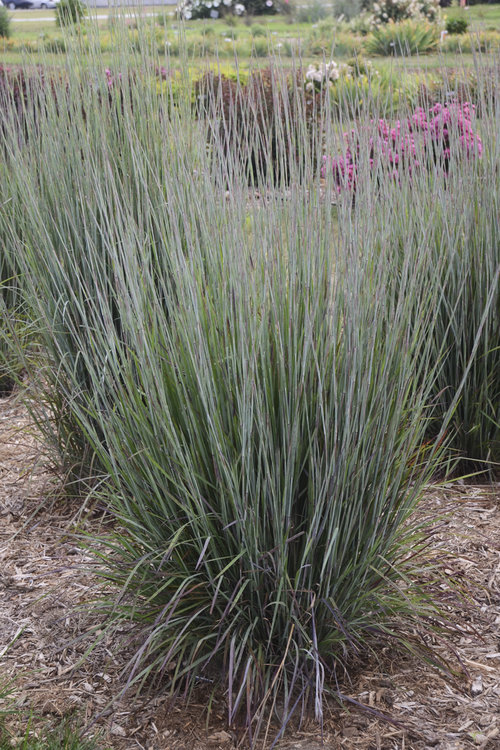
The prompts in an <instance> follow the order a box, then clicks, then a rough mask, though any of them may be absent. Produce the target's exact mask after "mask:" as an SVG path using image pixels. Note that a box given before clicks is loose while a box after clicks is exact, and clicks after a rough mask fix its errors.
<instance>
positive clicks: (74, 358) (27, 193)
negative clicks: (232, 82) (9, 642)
mask: <svg viewBox="0 0 500 750" xmlns="http://www.w3.org/2000/svg"><path fill="white" fill-rule="evenodd" d="M126 59H127V60H128V61H130V58H129V57H128V56H127V58H126ZM139 60H140V61H143V60H144V57H143V56H141V57H140V58H138V61H139ZM85 63H86V64H85V65H84V66H82V68H79V66H78V62H77V60H76V59H75V58H73V57H71V56H70V57H69V58H68V81H67V85H65V86H60V87H57V86H56V87H55V89H54V96H53V97H52V98H50V99H49V98H47V99H46V100H45V101H44V104H43V106H42V105H41V99H40V98H37V99H35V100H34V102H33V106H32V107H27V109H26V113H25V116H26V117H27V124H28V125H29V124H30V123H32V122H35V121H36V123H37V128H30V127H28V128H27V132H28V133H30V134H31V133H33V136H32V137H29V138H27V139H26V140H25V142H23V143H20V142H19V139H18V138H17V135H16V134H15V133H14V132H13V131H12V129H7V130H4V131H3V132H2V134H1V138H2V146H3V147H4V148H5V150H6V153H7V154H8V169H9V176H10V180H11V185H12V187H11V189H13V190H16V191H17V193H18V194H19V195H21V194H22V195H23V203H22V210H21V209H17V210H15V211H13V216H12V221H11V222H9V224H8V235H7V237H8V241H9V243H10V244H11V247H12V248H13V250H14V251H15V253H16V257H18V258H19V263H20V266H21V269H22V273H23V285H24V288H25V292H26V302H27V303H29V305H30V309H31V316H32V319H33V320H34V321H35V322H36V327H37V341H38V346H39V349H38V351H37V352H36V355H37V358H36V360H33V361H32V363H31V365H32V367H31V376H32V380H31V388H32V395H33V396H35V397H36V402H35V404H34V407H32V408H35V410H36V409H38V412H37V416H38V421H39V423H40V425H41V426H42V428H43V429H45V433H46V435H47V436H48V437H51V436H52V439H54V441H55V442H56V443H57V445H58V446H59V448H60V451H61V452H62V453H63V454H64V451H67V456H68V460H69V458H71V460H72V462H73V466H74V467H75V468H74V472H75V474H76V472H77V471H78V472H79V476H83V477H84V478H86V479H87V480H88V483H89V484H90V487H91V489H92V497H93V498H99V499H100V501H101V502H102V503H103V504H104V505H105V507H106V509H107V511H108V513H109V514H110V515H111V516H114V517H115V518H116V519H117V521H118V523H117V524H116V527H115V532H114V535H113V536H112V537H110V536H109V535H108V536H107V538H106V539H103V540H101V542H102V545H104V546H101V545H96V544H95V540H92V539H91V540H89V547H90V548H92V549H94V551H95V549H100V550H104V551H103V553H102V555H101V560H100V561H101V567H100V575H101V577H102V579H103V580H104V582H105V585H104V588H103V594H102V599H101V601H100V602H99V603H98V604H97V606H96V614H98V615H99V617H102V614H103V613H104V614H106V615H107V617H108V619H107V622H106V623H105V626H103V625H102V621H101V620H99V628H101V629H102V628H103V627H104V628H105V630H104V631H103V632H106V633H109V634H111V633H114V635H115V636H116V639H117V641H116V643H117V648H120V647H121V645H122V641H120V638H121V636H120V633H121V632H122V628H123V624H124V622H126V623H129V624H131V625H135V627H134V628H133V634H132V637H133V641H132V642H133V643H135V644H137V646H136V652H135V655H134V656H133V658H132V659H131V662H130V664H129V668H128V674H127V679H126V680H124V690H125V689H127V688H130V687H133V686H135V687H141V686H144V685H145V684H148V685H151V684H152V683H153V682H154V681H156V682H157V683H159V684H163V685H164V686H165V687H166V688H167V689H169V690H170V691H171V692H172V694H174V695H180V696H184V697H188V696H189V695H190V694H191V691H192V690H193V689H194V688H195V687H196V686H197V685H199V684H204V685H210V686H211V689H213V690H214V691H216V693H217V695H218V696H219V700H221V701H225V705H226V709H227V720H228V723H229V724H230V725H234V726H236V727H237V729H238V731H240V732H241V734H242V735H243V734H246V738H247V739H248V741H249V742H250V744H254V745H255V744H256V742H257V739H262V740H263V741H264V743H265V742H266V741H267V743H268V744H269V742H270V741H271V740H272V739H275V738H277V737H278V736H281V734H282V733H283V731H284V729H285V727H286V726H287V724H288V723H289V722H290V720H291V719H292V718H299V719H300V718H303V717H305V716H306V715H308V714H310V713H312V714H314V715H315V716H316V719H317V720H318V722H319V723H320V724H321V722H322V718H323V714H324V706H325V700H326V698H327V697H328V696H329V695H333V696H337V697H338V698H341V699H344V700H349V699H348V697H347V695H346V691H344V690H343V688H342V683H343V680H345V678H346V677H349V674H350V672H351V670H352V664H353V660H354V659H356V658H359V657H361V656H362V655H363V654H365V653H367V652H369V651H371V652H372V653H374V652H375V653H376V652H377V651H379V650H380V649H381V647H382V646H383V645H384V646H385V645H387V644H390V646H391V647H394V648H401V649H409V650H411V651H412V652H417V653H420V654H421V655H422V656H423V657H424V658H427V659H429V660H430V661H432V662H433V663H435V662H436V660H437V656H436V655H435V654H434V653H433V650H432V646H431V645H429V644H431V643H432V639H431V635H430V631H431V629H432V627H433V626H434V627H436V628H437V629H438V630H439V631H440V632H442V630H443V629H444V628H445V624H444V622H445V620H444V619H443V618H442V616H441V610H440V605H439V596H440V595H441V594H440V592H441V589H440V584H441V583H442V580H441V577H440V569H439V560H436V557H435V556H434V559H433V560H430V559H429V557H428V555H427V553H426V549H427V547H428V544H429V535H430V532H429V530H428V529H426V528H425V527H424V526H423V525H422V522H421V521H419V520H417V519H416V517H415V516H414V515H413V511H414V509H415V507H416V505H417V503H418V501H419V499H420V498H421V496H422V494H423V491H424V487H425V485H426V483H427V481H428V480H429V478H430V477H431V475H432V474H433V473H434V472H435V471H436V469H437V468H438V467H439V465H440V456H441V452H442V451H443V449H444V445H445V443H446V440H447V435H446V434H445V433H446V430H447V427H448V426H449V424H450V416H449V414H448V413H447V414H445V416H444V419H443V424H442V426H441V428H440V429H439V431H438V434H437V435H436V439H435V440H432V439H430V438H429V425H430V423H431V420H432V418H433V416H434V412H433V411H432V409H433V407H434V406H435V404H434V401H433V399H434V396H435V393H436V389H437V382H438V377H439V374H440V370H441V368H442V360H443V352H444V348H445V346H446V337H445V343H442V345H441V346H440V347H437V348H436V342H437V339H438V337H437V335H436V325H437V324H436V314H435V311H436V309H438V307H439V305H440V303H441V300H442V298H443V290H444V288H445V287H444V286H443V283H442V281H441V280H442V279H443V278H446V273H447V271H446V269H447V266H448V262H449V257H450V254H451V253H452V245H451V242H452V241H454V234H453V231H454V228H455V227H456V226H457V205H460V202H461V199H462V198H463V193H464V191H465V190H466V189H467V190H468V191H471V190H474V189H475V187H476V183H475V182H469V183H468V184H467V186H465V185H461V183H460V182H459V181H458V180H456V181H455V182H454V190H456V194H455V198H456V202H455V203H452V202H451V201H446V200H445V201H444V202H443V200H442V199H443V196H444V197H446V196H447V194H448V193H447V192H446V191H447V189H448V188H447V185H448V184H449V183H448V182H447V180H449V179H450V177H449V176H448V177H447V176H445V174H444V170H443V169H442V168H441V167H440V166H438V165H437V164H436V165H435V169H434V172H430V171H423V172H422V174H420V173H419V175H418V179H413V177H410V176H409V175H407V174H406V173H405V172H404V171H402V172H401V178H400V179H399V180H398V181H395V180H386V181H385V182H384V184H383V188H382V190H383V192H382V193H381V187H380V186H379V185H378V184H377V182H376V181H374V180H373V179H372V178H371V173H370V169H369V167H368V166H367V163H366V161H365V160H363V161H362V164H363V166H362V167H360V169H359V170H358V172H357V183H356V202H355V205H354V206H353V204H352V196H351V194H350V193H348V191H343V192H341V194H340V196H338V201H337V205H336V206H334V207H332V205H331V201H330V200H328V192H326V196H327V197H326V199H325V186H324V185H323V184H322V182H321V181H320V175H319V168H318V167H319V163H320V160H319V158H318V159H315V157H314V152H313V151H311V150H310V145H309V135H308V133H309V132H310V131H309V126H310V123H309V121H308V119H307V117H308V115H307V112H308V110H306V109H301V108H300V107H299V105H298V104H297V106H296V107H295V105H294V106H293V107H292V104H291V103H290V99H289V98H288V97H285V96H282V97H281V99H278V98H277V97H276V98H274V97H275V93H273V95H272V96H271V97H268V98H266V101H270V102H272V101H279V106H280V119H279V120H278V123H279V124H277V125H276V129H275V131H274V136H273V137H275V143H276V149H277V152H276V153H278V154H279V159H280V160H281V162H283V161H284V159H285V158H286V155H287V154H296V153H297V151H296V149H297V148H298V149H299V154H300V155H301V156H302V157H303V156H304V154H305V155H306V157H307V158H303V159H299V160H297V159H296V158H291V159H290V160H289V162H288V163H287V172H286V179H285V175H284V174H283V172H281V173H279V174H278V176H276V173H275V170H274V156H273V154H272V153H270V152H269V151H268V152H267V157H266V151H265V150H264V149H262V140H261V139H262V137H263V136H262V130H259V129H258V128H257V127H250V128H248V129H246V130H243V133H244V135H245V139H246V140H245V141H244V142H243V143H242V144H240V151H238V150H237V149H232V148H231V149H228V148H227V144H228V141H227V140H226V138H225V132H224V130H223V129H222V130H221V127H220V120H219V119H218V117H219V114H220V98H219V99H217V97H219V89H217V88H215V89H214V96H215V97H216V98H215V100H212V99H210V96H212V94H210V92H209V93H208V94H207V96H208V97H209V98H208V100H207V101H205V102H204V106H203V109H200V110H198V115H197V117H196V118H194V117H193V111H192V106H191V96H190V92H189V91H187V92H186V97H185V100H184V99H181V100H180V101H179V100H176V106H172V97H171V96H169V93H168V89H164V88H163V87H162V88H161V91H158V88H157V85H156V84H157V79H156V74H155V70H156V69H157V68H158V60H154V61H153V63H154V64H152V65H151V68H150V70H149V69H145V68H144V66H143V67H142V68H139V66H138V69H137V70H134V71H133V72H130V70H129V69H128V68H126V67H125V65H124V64H123V59H122V60H120V59H119V58H117V59H116V61H113V62H112V65H110V70H111V71H116V72H115V73H111V74H106V73H105V72H104V71H105V68H106V66H105V65H104V64H103V62H102V60H101V59H100V58H99V57H96V58H95V59H86V60H85ZM119 72H121V77H120V75H119ZM110 75H111V77H112V78H113V83H112V85H111V86H110V85H109V78H110ZM170 80H172V79H171V78H170V77H166V80H165V84H166V86H167V87H168V84H169V81H170ZM276 80H280V79H279V74H278V73H276ZM82 84H85V85H82ZM271 91H272V92H276V94H277V92H279V91H280V88H279V87H276V88H272V89H271ZM297 96H298V91H297ZM293 101H295V100H293ZM297 101H302V100H301V99H300V97H298V99H297ZM247 102H253V100H251V99H249V100H247ZM63 104H64V106H63ZM294 107H295V108H294ZM240 111H241V110H240ZM249 111H250V109H249ZM318 117H319V118H323V119H322V120H320V121H321V123H322V132H323V134H324V138H325V141H326V146H325V148H326V152H327V153H333V148H334V142H335V140H336V136H337V133H338V132H341V122H340V121H339V119H334V115H332V110H331V109H329V108H326V107H325V109H324V110H321V112H320V113H318ZM293 118H294V120H293V127H292V119H293ZM332 118H333V119H332ZM252 122H253V123H254V122H255V120H253V121H251V123H252ZM282 123H288V125H287V126H286V127H285V125H284V124H282ZM369 125H370V123H369V121H368V119H367V118H365V120H364V121H363V122H360V123H359V124H356V127H357V128H358V131H359V133H360V134H361V133H363V132H365V129H366V128H367V127H369ZM231 127H233V125H231ZM231 132H232V134H233V135H234V134H235V133H236V132H238V131H237V130H236V129H235V130H234V131H231ZM207 143H208V144H209V148H208V149H207ZM233 143H234V142H233ZM244 148H246V149H248V151H249V152H250V153H252V152H256V151H257V150H258V151H259V153H261V154H262V159H266V158H267V162H266V161H265V162H264V163H263V165H262V169H261V170H260V171H259V177H258V180H256V181H255V182H254V183H251V184H250V185H249V180H248V162H247V161H245V159H244V158H243V159H242V158H241V154H242V152H243V149H244ZM308 155H309V156H308ZM482 161H483V160H479V159H477V160H473V159H471V160H465V162H464V164H465V166H466V167H467V165H469V168H470V165H471V164H473V165H474V167H475V166H476V164H477V163H479V162H482ZM360 163H361V162H360ZM492 166H493V160H487V161H485V168H487V169H488V170H490V171H487V172H486V173H485V174H486V175H487V176H489V177H491V174H492V172H491V170H492ZM452 172H453V170H450V175H452ZM479 174H480V172H479V171H478V170H476V171H473V170H470V171H468V172H467V175H468V178H470V179H474V180H477V179H478V175H479ZM325 181H326V187H327V188H328V187H331V186H332V183H333V176H332V174H331V173H330V174H329V175H327V176H326V177H325ZM255 186H257V187H258V188H259V189H258V190H256V189H255ZM460 191H462V192H460ZM423 211H426V212H427V213H425V214H424V213H422V212H423ZM419 212H420V213H419ZM421 215H425V217H426V221H425V222H421V221H420V216H421ZM438 218H440V221H441V225H440V226H442V231H441V233H440V235H439V239H440V241H441V245H442V247H441V250H442V253H441V255H440V254H435V252H434V246H435V244H432V243H431V240H434V239H435V235H434V234H433V227H435V226H438V225H439V224H438ZM452 230H453V231H452ZM481 231H482V229H481V224H478V234H480V233H481ZM478 241H479V240H478ZM488 241H489V240H488ZM488 241H487V240H486V239H485V245H487V244H488ZM447 243H449V244H447ZM431 248H432V251H431ZM489 294H490V296H489V297H488V298H487V299H486V300H484V299H483V300H482V301H481V302H479V301H478V308H479V307H480V306H481V305H482V309H483V316H485V315H488V314H489V307H488V304H489V303H488V300H490V301H491V293H489ZM474 325H476V321H474ZM478 325H479V328H478V327H476V328H475V329H474V331H471V336H472V337H473V338H476V339H477V336H478V334H479V332H480V330H481V329H480V325H481V324H480V323H479V324H478ZM446 331H447V328H446V326H445V333H446ZM466 366H468V365H467V364H466ZM455 394H456V397H457V398H458V397H459V396H460V388H457V389H456V390H455ZM455 405H456V402H455ZM43 409H44V410H45V411H43ZM44 419H45V421H44ZM96 554H99V553H96ZM110 583H112V584H114V586H115V591H116V594H115V596H114V597H113V596H112V595H110V588H109V584H110ZM445 595H446V596H447V597H449V595H450V594H449V590H446V594H445ZM127 630H128V632H129V635H130V628H129V627H127ZM130 643H131V642H130V641H129V645H130Z"/></svg>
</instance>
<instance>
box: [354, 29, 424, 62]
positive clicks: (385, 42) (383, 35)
mask: <svg viewBox="0 0 500 750" xmlns="http://www.w3.org/2000/svg"><path fill="white" fill-rule="evenodd" d="M438 41H439V32H438V30H437V27H436V26H434V25H432V24H428V23H425V22H423V21H402V22H401V23H387V24H384V25H382V26H380V27H379V28H377V29H374V31H373V32H372V34H371V35H370V36H369V37H367V38H366V40H365V42H364V48H365V50H366V52H367V53H368V54H369V55H382V56H384V57H388V56H398V55H399V56H404V55H414V54H420V55H423V54H428V53H430V52H433V51H434V50H435V49H436V48H437V45H438Z"/></svg>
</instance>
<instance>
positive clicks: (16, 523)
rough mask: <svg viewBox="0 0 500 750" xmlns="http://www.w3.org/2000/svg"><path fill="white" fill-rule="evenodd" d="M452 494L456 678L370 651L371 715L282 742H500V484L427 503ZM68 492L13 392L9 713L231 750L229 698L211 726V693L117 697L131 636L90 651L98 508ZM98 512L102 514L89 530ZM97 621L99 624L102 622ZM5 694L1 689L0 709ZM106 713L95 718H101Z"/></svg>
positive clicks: (301, 745)
mask: <svg viewBox="0 0 500 750" xmlns="http://www.w3.org/2000/svg"><path fill="white" fill-rule="evenodd" d="M451 506H452V507H453V513H452V514H451V515H450V516H448V517H447V520H446V522H445V523H444V524H443V526H442V528H441V529H440V533H439V534H438V535H436V537H435V539H434V542H433V543H434V544H435V545H436V546H438V547H439V548H440V549H441V550H443V549H446V550H449V551H450V552H452V553H453V559H452V562H451V563H450V566H452V568H453V570H450V575H453V576H454V577H455V578H457V577H458V578H460V579H461V580H462V581H463V583H464V585H465V586H467V587H468V588H469V590H470V591H471V592H472V594H473V597H474V600H475V601H474V603H473V606H471V607H470V608H469V609H467V608H465V607H464V609H463V610H462V611H461V612H460V611H458V612H457V613H456V618H458V620H457V622H458V624H459V628H458V629H457V631H456V633H455V635H454V636H453V642H452V646H453V648H454V649H455V650H456V653H457V655H458V658H459V660H460V661H461V663H462V666H463V668H464V670H465V675H464V676H463V677H462V678H461V680H459V681H458V682H457V683H456V684H450V682H448V681H446V680H445V679H444V678H443V676H441V675H440V674H439V673H437V672H436V671H434V670H433V669H431V668H430V667H427V666H425V665H424V664H422V663H421V662H419V661H417V660H416V659H415V660H413V659H412V658H411V657H407V658H406V659H401V658H400V657H398V658H397V659H396V658H394V656H393V655H392V654H391V652H390V651H389V650H388V651H387V653H385V654H384V653H382V654H381V655H380V657H379V658H378V660H377V661H375V660H374V659H372V660H371V661H369V662H367V663H365V664H363V665H362V666H361V667H360V669H359V670H358V672H357V674H356V677H355V678H353V681H352V683H351V684H350V685H348V686H346V688H345V691H346V692H347V694H348V695H349V696H350V697H351V698H353V699H355V700H356V701H359V702H360V703H362V704H364V705H365V706H367V707H368V709H370V708H372V709H375V711H376V712H377V711H380V712H383V713H385V714H388V715H389V716H390V717H392V718H393V719H394V720H396V721H397V722H399V725H398V726H395V725H391V724H389V723H386V722H384V721H381V720H380V719H379V718H378V717H377V716H376V715H375V714H372V715H370V713H368V712H366V711H365V712H362V711H359V710H350V711H347V710H341V709H340V708H339V707H338V706H336V705H332V706H331V707H330V709H329V713H328V715H327V716H326V717H325V724H324V728H323V736H321V733H320V732H319V730H318V727H317V725H315V724H314V723H312V722H311V723H310V724H308V725H307V726H305V727H303V728H302V730H301V731H295V732H294V733H291V734H289V735H288V736H287V737H286V739H285V740H283V741H281V742H280V743H278V745H277V747H278V748H281V750H285V749H286V750H319V748H321V747H325V748H343V749H346V750H354V749H355V748H356V749H359V750H399V749H401V750H403V748H404V749H405V750H425V749H426V748H435V749H436V750H466V749H467V748H481V749H483V750H494V748H500V486H499V485H490V486H477V487H474V486H467V487H465V486H457V485H454V486H453V488H450V487H448V488H446V487H444V488H443V487H439V488H437V487H432V488H429V493H428V497H426V498H425V501H424V511H425V512H426V513H433V514H435V515H437V514H440V513H443V512H444V511H446V510H449V509H450V507H451ZM75 519H78V516H77V509H76V508H75V506H74V505H72V504H71V503H68V501H67V500H65V499H64V498H62V497H60V496H59V495H58V482H57V479H56V478H55V476H54V475H53V474H52V473H51V472H50V471H49V469H48V465H47V463H46V461H44V459H43V457H42V456H41V453H40V449H39V447H38V446H37V443H36V441H35V439H34V437H33V435H32V434H31V433H30V429H29V420H28V417H27V413H26V411H25V409H24V408H23V406H22V405H21V403H20V399H19V397H18V396H16V394H14V395H12V396H11V397H10V398H8V399H5V400H3V401H0V695H1V687H2V685H3V684H5V682H6V681H9V682H10V683H11V688H12V694H11V699H12V700H13V701H14V702H15V706H16V707H17V708H20V709H22V710H21V712H17V713H16V714H14V715H12V716H11V717H9V718H8V719H7V722H6V727H7V729H8V731H9V732H10V734H11V735H12V736H13V737H16V736H22V735H23V733H24V731H25V728H26V722H27V721H28V718H27V717H28V716H29V715H30V714H31V716H32V719H31V722H32V726H33V727H34V728H35V729H36V727H37V725H38V723H39V722H40V721H42V720H54V721H56V720H57V719H58V718H60V717H64V716H68V715H72V714H73V713H75V714H76V715H77V716H78V721H79V722H80V723H81V724H82V723H83V724H84V723H85V722H88V723H89V724H90V726H89V729H88V733H89V735H90V736H92V735H93V734H96V733H97V732H99V733H101V738H102V741H101V742H100V747H102V748H112V749H113V750H133V748H139V749H141V748H142V750H216V749H218V748H220V749H221V750H229V748H232V747H235V744H236V737H235V735H234V734H233V732H232V731H231V730H230V729H229V728H228V727H227V725H226V723H225V707H224V703H223V700H222V699H220V700H219V701H217V700H215V702H214V706H213V712H212V714H211V718H210V724H209V726H208V727H207V726H206V704H205V702H204V698H205V696H204V695H203V693H200V694H199V695H197V696H195V698H194V699H193V701H192V702H191V703H190V705H189V706H188V708H184V707H182V706H181V705H179V704H171V702H170V701H169V699H168V697H166V696H164V695H155V696H154V697H151V696H150V697H149V698H148V699H146V698H142V699H140V700H136V701H134V702H131V699H130V698H127V699H123V700H122V701H121V702H120V703H117V704H115V705H113V707H112V708H110V706H109V704H110V701H111V699H112V697H113V696H115V695H116V694H118V693H119V692H120V689H121V688H123V686H124V684H125V682H124V677H123V672H122V670H123V667H124V666H125V664H126V662H127V653H126V648H125V649H123V650H122V651H120V652H119V653H118V654H117V653H116V649H115V652H113V649H112V645H113V644H111V643H109V642H107V640H106V638H104V639H103V641H102V642H101V643H100V644H99V646H97V647H96V648H95V650H94V651H93V652H92V654H91V655H90V656H89V657H88V658H87V659H86V660H84V661H81V658H82V656H83V654H84V652H85V649H86V648H87V646H88V640H85V639H84V638H80V637H82V636H84V635H85V634H86V633H88V632H89V631H90V630H91V629H92V628H93V627H95V626H96V622H95V619H91V618H90V615H89V614H87V613H86V611H85V608H84V607H83V608H82V607H81V605H85V603H86V602H90V601H91V600H92V598H93V596H94V594H95V591H96V586H97V580H96V577H95V576H93V575H92V570H91V567H92V557H90V556H89V555H86V553H85V552H84V551H83V550H82V548H81V547H80V546H79V545H78V541H77V537H76V536H75V531H76V533H81V532H85V527H86V525H87V524H90V520H89V519H88V518H87V519H85V518H84V517H82V518H81V519H79V520H78V524H79V526H78V528H77V529H76V530H75ZM98 523H100V519H99V518H98V517H97V516H96V515H95V514H94V515H93V517H92V530H93V531H95V530H96V525H97V524H98ZM97 625H98V624H97ZM6 705H7V701H6V700H4V701H2V700H0V712H1V711H2V708H4V707H5V706H6ZM96 716H98V717H99V718H97V720H96V721H95V722H94V723H92V722H93V721H94V719H95V717H96Z"/></svg>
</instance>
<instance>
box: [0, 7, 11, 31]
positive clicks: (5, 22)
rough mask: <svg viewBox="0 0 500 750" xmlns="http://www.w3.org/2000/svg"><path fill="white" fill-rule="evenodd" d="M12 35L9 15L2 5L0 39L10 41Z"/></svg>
mask: <svg viewBox="0 0 500 750" xmlns="http://www.w3.org/2000/svg"><path fill="white" fill-rule="evenodd" d="M11 33H12V31H11V28H10V16H9V13H8V11H7V8H6V7H5V5H0V38H2V39H9V38H10V35H11Z"/></svg>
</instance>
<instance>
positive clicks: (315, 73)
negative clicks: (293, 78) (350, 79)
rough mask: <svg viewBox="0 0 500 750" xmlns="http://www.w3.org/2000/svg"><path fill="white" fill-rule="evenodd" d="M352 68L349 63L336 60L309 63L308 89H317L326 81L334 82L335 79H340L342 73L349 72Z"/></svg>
mask: <svg viewBox="0 0 500 750" xmlns="http://www.w3.org/2000/svg"><path fill="white" fill-rule="evenodd" d="M349 71H350V68H349V66H348V65H344V64H341V65H339V64H338V63H336V62H335V60H330V62H327V63H323V62H322V63H319V65H314V64H312V65H309V67H308V68H307V71H306V76H305V78H306V91H315V90H316V89H319V88H321V86H324V85H325V84H326V83H328V84H330V85H331V84H332V83H333V82H334V81H338V79H339V78H340V76H341V75H344V74H348V73H349Z"/></svg>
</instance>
